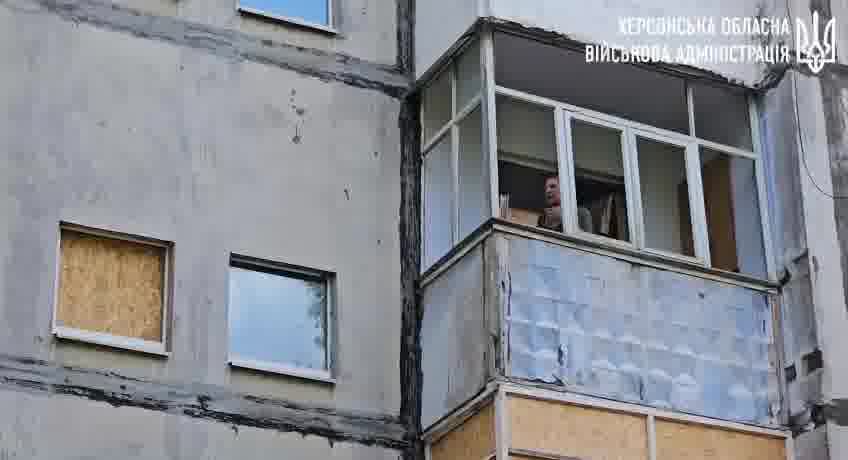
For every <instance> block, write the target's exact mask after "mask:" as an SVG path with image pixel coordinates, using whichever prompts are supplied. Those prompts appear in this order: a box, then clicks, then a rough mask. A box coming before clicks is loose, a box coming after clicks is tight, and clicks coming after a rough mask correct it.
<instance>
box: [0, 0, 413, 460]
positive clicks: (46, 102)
mask: <svg viewBox="0 0 848 460" xmlns="http://www.w3.org/2000/svg"><path fill="white" fill-rule="evenodd" d="M169 3H170V2H169ZM68 5H70V6H69V7H68V8H67V9H66V10H62V11H59V13H61V14H62V15H63V14H66V13H67V11H73V10H74V7H75V5H76V6H78V4H75V3H74V2H70V3H69V4H68ZM156 5H157V4H156V3H155V2H141V1H135V0H133V1H131V2H130V3H129V6H131V7H138V6H144V7H145V8H144V9H148V8H153V9H156V8H158V7H157V6H156ZM173 5H177V6H176V11H174V8H173V7H172V6H171V5H166V4H164V3H163V4H161V5H159V6H160V7H162V9H158V10H157V11H156V12H158V13H160V14H166V15H169V14H176V15H178V16H179V18H183V19H187V20H190V21H195V22H199V23H203V24H206V25H207V26H215V27H217V26H221V27H223V29H220V30H222V31H223V32H221V34H222V35H226V34H229V33H231V32H227V30H237V31H241V32H245V33H249V34H253V35H254V36H257V37H264V36H269V37H272V38H274V39H275V40H281V41H286V42H291V43H294V44H297V45H307V46H315V47H316V48H319V49H324V50H327V51H341V52H345V53H350V54H353V55H355V56H357V57H358V58H361V59H363V60H364V61H362V63H357V61H356V60H355V59H347V58H339V59H340V60H338V61H336V62H339V63H340V64H338V65H341V66H348V67H347V70H350V71H351V72H355V71H357V70H359V69H361V70H362V72H363V73H368V72H369V70H368V68H369V67H368V66H372V67H373V68H375V69H376V68H379V66H382V65H383V64H384V63H385V64H386V65H385V66H384V67H385V68H386V69H388V66H389V65H394V61H395V58H396V47H397V43H396V40H395V37H396V32H397V29H396V27H395V26H396V20H395V15H396V10H395V7H394V2H393V1H390V0H380V1H370V0H369V1H365V0H363V1H361V2H345V6H344V7H343V12H342V22H341V24H340V29H341V30H342V34H341V36H340V37H337V38H328V37H326V36H323V35H316V34H315V33H312V32H305V31H303V30H299V29H292V28H287V27H283V26H280V25H271V24H268V23H262V24H261V25H260V24H259V23H256V24H253V23H250V24H248V22H247V21H246V20H244V19H242V18H237V17H236V16H234V10H233V5H231V4H230V2H223V3H222V2H217V3H215V2H212V3H208V2H184V3H183V2H180V3H175V4H173ZM165 7H167V8H165ZM86 11H90V9H89V10H86ZM56 13H57V11H56V10H54V11H51V10H50V8H46V7H45V6H44V3H38V2H29V1H28V0H21V1H11V0H10V1H3V2H0V57H2V60H3V69H4V71H2V72H0V120H2V121H0V192H1V193H0V349H2V350H3V353H6V354H11V355H16V356H29V357H34V358H37V359H43V360H47V361H51V362H55V363H58V364H60V365H73V366H80V367H84V368H91V369H106V370H110V371H114V372H117V373H120V374H122V375H126V376H131V377H139V378H144V379H148V380H153V381H161V382H169V383H172V384H175V385H183V384H185V385H189V384H197V383H200V384H208V385H212V386H216V387H220V388H223V389H226V390H227V391H234V392H238V393H248V394H254V395H260V396H268V397H274V398H281V399H285V400H288V401H294V402H302V403H304V404H316V405H321V406H325V407H330V408H334V409H339V410H351V411H360V410H361V411H367V412H369V413H375V414H385V415H387V416H390V417H396V416H397V415H398V411H399V408H400V385H399V364H398V357H399V355H400V333H399V331H400V308H399V305H400V269H399V256H398V254H399V237H398V208H399V203H400V184H399V179H398V171H399V169H400V158H399V147H400V136H399V130H398V113H399V107H400V102H399V101H398V100H397V99H394V98H393V97H391V96H390V95H387V94H384V93H383V92H380V91H377V90H373V89H366V88H362V87H358V86H362V85H347V84H345V83H343V82H341V81H336V80H335V77H334V76H332V75H330V76H329V77H326V78H324V77H322V78H315V77H314V76H311V75H305V74H303V73H299V72H295V71H290V70H286V69H285V68H281V66H280V65H277V64H275V63H273V62H272V63H264V62H257V61H261V59H252V60H251V59H244V58H243V57H242V56H239V55H234V54H233V53H231V52H228V51H229V49H222V50H221V52H220V53H219V52H217V50H216V49H215V47H216V46H217V45H216V44H215V42H214V41H210V43H209V44H207V45H204V46H201V47H189V46H182V45H181V44H180V43H174V42H169V41H168V40H165V41H163V40H159V39H156V40H152V39H149V38H145V37H144V36H139V35H144V34H143V33H141V32H138V31H137V30H114V29H115V27H111V26H110V25H109V24H99V23H97V21H92V20H83V21H81V22H75V21H69V20H65V19H63V18H62V17H61V15H60V14H56ZM119 13H120V12H119ZM139 17H140V18H141V20H140V22H141V23H146V24H154V27H155V24H157V22H155V21H156V19H155V18H150V17H146V16H144V15H143V14H142V15H141V16H139ZM145 18H147V19H145ZM101 19H102V18H101ZM119 29H120V28H119ZM239 37H240V36H239ZM237 38H238V37H237ZM238 39H240V40H241V38H238ZM222 46H223V45H222ZM269 46H270V45H269ZM293 52H300V53H301V54H304V55H310V56H313V58H314V57H315V56H318V54H315V53H314V52H312V51H309V50H295V51H293ZM318 53H320V51H319V52H318ZM334 59H335V58H334ZM368 61H372V62H368ZM307 64H309V62H307ZM351 65H352V66H351ZM356 66H359V67H356ZM282 67H285V66H282ZM7 70H9V71H7ZM379 72H384V70H379V71H378V73H379ZM398 75H399V74H398ZM401 81H402V79H401V78H398V80H397V81H396V82H395V83H397V82H401ZM395 83H392V84H395ZM60 221H69V222H74V223H78V224H81V225H86V226H91V227H96V228H102V229H106V230H113V231H119V232H124V233H129V234H136V235H141V236H147V237H153V238H158V239H162V240H167V241H172V242H173V243H174V265H173V275H174V292H173V324H172V325H171V335H170V340H171V344H172V346H171V348H172V350H171V352H172V354H171V356H170V357H169V358H167V359H161V358H153V357H148V356H144V355H139V354H133V353H128V352H123V351H119V350H112V349H106V348H102V347H94V346H89V345H83V344H79V343H72V342H58V341H56V340H55V339H54V338H53V337H52V336H51V333H50V321H51V312H52V308H53V303H54V294H53V287H52V286H53V283H54V277H55V267H56V257H57V231H58V225H59V222H60ZM231 252H234V253H238V254H243V255H248V256H252V257H257V258H262V259H269V260H273V261H279V262H284V263H290V264H296V265H302V266H306V267H313V268H315V269H320V270H326V271H331V272H334V273H335V274H336V280H337V294H338V296H337V305H336V312H337V320H338V325H337V327H336V330H337V336H336V337H335V343H336V357H337V359H336V364H337V368H336V374H337V379H338V382H337V384H336V385H335V386H330V385H326V384H320V383H313V382H308V381H303V380H297V379H293V378H287V377H282V376H272V375H260V374H257V373H252V372H243V371H236V370H231V369H230V368H229V367H228V365H227V362H226V359H227V330H226V325H227V316H226V314H227V298H228V297H227V275H228V261H229V256H230V253H231ZM0 407H2V408H3V410H0V413H1V414H2V415H0V427H2V428H0V433H3V434H2V435H0V458H4V459H5V458H19V457H20V458H126V457H130V456H132V455H135V456H138V457H139V458H233V457H235V456H238V457H240V458H251V457H252V456H255V457H256V458H267V455H268V454H269V452H278V453H279V454H281V455H282V454H288V455H294V457H296V458H302V457H316V458H318V457H321V458H326V457H333V458H340V459H341V458H357V459H358V458H362V459H365V458H369V459H370V458H392V457H395V456H397V455H398V452H397V451H384V450H382V449H377V448H364V447H355V446H354V447H339V446H338V445H336V446H335V447H334V446H333V445H332V444H330V443H328V442H327V441H326V440H319V441H315V440H314V439H315V438H311V437H310V438H306V439H303V438H301V437H300V436H299V435H281V434H273V433H271V432H268V433H267V434H266V433H263V432H261V430H256V429H249V430H247V431H243V432H241V433H242V434H239V431H238V429H237V428H234V429H230V428H228V427H227V426H226V425H218V426H215V425H211V424H210V422H203V421H198V420H194V419H189V418H187V417H178V416H175V415H170V414H161V413H156V412H151V411H144V410H141V409H130V408H121V409H115V408H112V407H109V406H108V405H106V404H103V403H95V402H86V401H83V400H73V398H67V397H56V398H49V399H47V398H45V397H44V396H38V395H32V396H29V395H24V394H18V393H14V392H7V391H3V390H0ZM68 417H73V418H74V419H75V420H78V421H87V423H79V425H80V426H75V427H73V429H72V430H68V431H67V432H63V431H62V430H63V427H64V426H65V424H66V423H68ZM62 419H64V420H62ZM248 446H249V447H248ZM16 456H17V457H16Z"/></svg>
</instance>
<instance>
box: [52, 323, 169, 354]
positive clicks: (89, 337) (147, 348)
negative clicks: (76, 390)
mask: <svg viewBox="0 0 848 460" xmlns="http://www.w3.org/2000/svg"><path fill="white" fill-rule="evenodd" d="M53 335H54V336H56V337H57V338H59V339H62V340H73V341H76V342H84V343H90V344H94V345H102V346H105V347H111V348H117V349H121V350H129V351H135V352H138V353H144V354H148V355H154V356H158V357H163V358H167V357H168V356H170V355H171V354H170V353H169V352H168V351H167V350H166V349H165V344H164V343H161V342H151V341H149V340H142V339H134V338H131V337H121V336H117V335H112V334H105V333H103V332H92V331H84V330H82V329H74V328H70V327H63V326H56V327H54V328H53Z"/></svg>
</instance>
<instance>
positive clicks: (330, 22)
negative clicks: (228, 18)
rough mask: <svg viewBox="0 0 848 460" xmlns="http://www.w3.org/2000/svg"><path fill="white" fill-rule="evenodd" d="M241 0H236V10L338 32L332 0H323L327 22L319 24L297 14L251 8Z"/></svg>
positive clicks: (327, 31) (320, 29)
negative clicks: (325, 4) (325, 6)
mask: <svg viewBox="0 0 848 460" xmlns="http://www.w3.org/2000/svg"><path fill="white" fill-rule="evenodd" d="M242 1H243V0H236V11H239V12H242V13H248V14H252V15H255V16H262V17H266V18H269V19H273V20H275V21H280V22H285V23H289V24H293V25H296V26H300V27H306V28H309V29H316V30H318V31H321V32H325V33H328V34H333V35H336V34H338V33H339V31H338V29H336V26H335V13H334V11H333V10H334V9H335V8H334V6H335V1H334V0H325V1H326V2H327V23H326V24H320V23H316V22H312V21H307V20H305V19H302V18H299V17H297V16H290V15H287V14H280V13H273V12H270V11H265V10H260V9H258V8H252V7H249V6H245V5H242V3H241V2H242Z"/></svg>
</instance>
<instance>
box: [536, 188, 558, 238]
mask: <svg viewBox="0 0 848 460" xmlns="http://www.w3.org/2000/svg"><path fill="white" fill-rule="evenodd" d="M537 225H538V226H539V227H542V228H546V229H548V230H554V231H557V232H561V231H562V206H561V203H560V194H559V176H557V175H556V174H551V175H548V176H546V177H545V209H544V212H543V213H542V215H541V216H539V222H538V224H537Z"/></svg>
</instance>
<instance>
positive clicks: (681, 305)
mask: <svg viewBox="0 0 848 460" xmlns="http://www.w3.org/2000/svg"><path fill="white" fill-rule="evenodd" d="M508 240H509V255H508V257H507V260H508V264H509V272H510V279H511V286H510V301H509V305H508V316H507V318H506V321H507V323H508V327H509V347H510V348H509V352H510V364H509V369H508V372H507V373H508V374H510V375H511V376H513V377H517V378H521V379H527V380H534V381H541V382H546V383H553V384H562V385H567V386H569V387H573V388H577V389H580V390H584V391H586V392H589V393H593V394H599V395H603V396H607V397H612V398H614V399H620V400H624V401H632V402H638V403H642V404H648V405H651V406H656V407H662V408H668V409H673V410H679V411H682V412H689V413H696V414H700V415H706V416H709V417H715V418H722V419H729V420H736V421H743V422H750V423H762V424H769V423H772V422H773V417H774V416H775V415H776V414H775V412H776V410H775V409H773V407H772V406H773V404H776V398H777V394H776V389H775V387H774V385H773V379H772V377H773V375H774V369H772V367H771V365H770V362H769V349H770V347H771V344H772V341H773V338H772V330H771V329H772V327H771V313H770V307H769V304H768V300H767V297H766V294H764V293H760V292H757V291H753V290H750V289H746V288H743V287H737V286H730V285H725V284H722V283H716V282H713V281H708V280H704V279H701V278H696V277H691V276H688V275H683V274H677V273H673V272H669V271H662V270H657V269H653V268H647V267H641V266H634V265H632V264H630V263H627V262H624V261H620V260H616V259H612V258H605V257H597V256H594V255H591V254H588V253H583V252H580V251H576V250H572V249H568V248H561V247H558V246H555V245H551V244H548V243H544V242H540V241H534V240H528V239H523V238H509V239H508Z"/></svg>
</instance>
